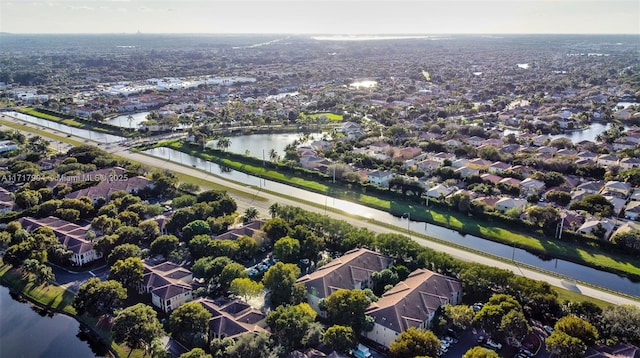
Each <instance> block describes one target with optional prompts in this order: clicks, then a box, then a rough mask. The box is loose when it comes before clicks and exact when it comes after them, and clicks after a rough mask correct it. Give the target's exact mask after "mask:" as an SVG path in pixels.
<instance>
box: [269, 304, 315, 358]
mask: <svg viewBox="0 0 640 358" xmlns="http://www.w3.org/2000/svg"><path fill="white" fill-rule="evenodd" d="M315 319H316V313H315V311H314V310H313V309H312V308H311V307H310V306H309V305H308V304H306V303H301V304H299V305H295V306H278V307H277V308H276V309H275V310H273V311H271V312H269V314H268V315H267V324H269V327H271V331H272V333H273V334H274V335H275V336H276V339H277V341H278V342H280V344H282V345H283V346H284V347H285V349H287V351H290V350H291V349H295V348H298V347H300V346H301V343H302V340H303V338H304V337H305V335H306V334H307V330H308V329H309V325H311V323H312V322H313V321H314V320H315Z"/></svg>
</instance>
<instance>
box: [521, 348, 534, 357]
mask: <svg viewBox="0 0 640 358" xmlns="http://www.w3.org/2000/svg"><path fill="white" fill-rule="evenodd" d="M518 354H522V355H524V356H526V357H533V356H534V354H533V353H531V352H529V351H528V350H526V349H521V350H520V352H519V353H518Z"/></svg>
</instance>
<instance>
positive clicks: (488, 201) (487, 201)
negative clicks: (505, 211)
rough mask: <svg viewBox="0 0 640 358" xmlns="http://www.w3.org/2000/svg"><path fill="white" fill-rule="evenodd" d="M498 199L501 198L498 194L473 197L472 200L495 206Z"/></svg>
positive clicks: (491, 206)
mask: <svg viewBox="0 0 640 358" xmlns="http://www.w3.org/2000/svg"><path fill="white" fill-rule="evenodd" d="M498 200H500V198H498V197H496V196H481V197H479V198H476V199H473V200H472V201H475V202H477V203H481V204H484V205H486V206H488V207H490V208H495V207H496V203H497V202H498Z"/></svg>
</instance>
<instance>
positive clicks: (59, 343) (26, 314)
mask: <svg viewBox="0 0 640 358" xmlns="http://www.w3.org/2000/svg"><path fill="white" fill-rule="evenodd" d="M0 312H2V314H1V315H0V357H40V358H48V357H50V358H60V357H74V358H83V357H110V356H111V355H110V354H109V351H108V350H107V348H106V347H104V346H103V345H101V344H100V343H98V342H91V341H90V340H89V339H88V338H89V337H88V334H86V333H85V332H83V331H82V330H81V329H80V323H78V321H76V320H75V319H73V318H71V317H69V316H66V315H62V314H53V313H51V312H49V311H46V310H42V309H40V308H38V307H36V306H33V305H31V304H30V303H28V302H24V301H22V300H21V299H20V298H19V297H18V296H15V295H13V294H11V293H10V292H9V289H8V288H6V287H4V286H0Z"/></svg>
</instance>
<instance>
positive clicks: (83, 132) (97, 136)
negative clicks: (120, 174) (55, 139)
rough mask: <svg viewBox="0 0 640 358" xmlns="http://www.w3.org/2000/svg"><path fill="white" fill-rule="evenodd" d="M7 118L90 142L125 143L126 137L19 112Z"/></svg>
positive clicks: (8, 114)
mask: <svg viewBox="0 0 640 358" xmlns="http://www.w3.org/2000/svg"><path fill="white" fill-rule="evenodd" d="M5 114H6V115H7V116H10V117H15V118H18V119H19V120H21V121H25V122H29V123H33V124H37V125H39V126H41V127H46V128H51V129H55V130H57V131H60V132H62V133H68V134H71V135H74V136H77V137H80V138H85V139H89V140H93V141H96V142H99V143H105V144H108V143H117V142H121V141H124V140H125V138H124V137H119V136H115V135H111V134H106V133H100V132H95V131H92V130H87V129H80V128H73V127H70V126H67V125H64V124H61V123H58V122H53V121H49V120H46V119H42V118H38V117H34V116H30V115H28V114H23V113H18V112H5Z"/></svg>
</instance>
